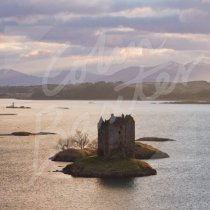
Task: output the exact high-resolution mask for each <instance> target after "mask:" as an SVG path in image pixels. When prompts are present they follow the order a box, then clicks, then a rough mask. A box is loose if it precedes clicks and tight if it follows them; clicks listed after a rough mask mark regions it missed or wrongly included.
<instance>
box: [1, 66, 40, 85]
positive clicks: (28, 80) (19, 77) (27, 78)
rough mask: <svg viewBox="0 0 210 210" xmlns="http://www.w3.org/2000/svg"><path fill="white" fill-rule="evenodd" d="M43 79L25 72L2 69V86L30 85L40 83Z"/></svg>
mask: <svg viewBox="0 0 210 210" xmlns="http://www.w3.org/2000/svg"><path fill="white" fill-rule="evenodd" d="M41 81H42V79H41V78H39V77H36V76H31V75H27V74H23V73H20V72H17V71H14V70H12V69H1V70H0V86H30V85H40V84H42V83H41Z"/></svg>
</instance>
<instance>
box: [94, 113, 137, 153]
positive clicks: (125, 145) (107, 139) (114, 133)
mask: <svg viewBox="0 0 210 210" xmlns="http://www.w3.org/2000/svg"><path fill="white" fill-rule="evenodd" d="M134 150H135V121H134V119H133V117H131V115H126V116H124V115H122V116H121V117H115V116H114V115H113V114H112V115H111V118H110V119H109V120H105V121H104V120H103V119H102V118H101V119H100V121H99V122H98V156H104V157H111V156H115V157H116V156H119V157H134Z"/></svg>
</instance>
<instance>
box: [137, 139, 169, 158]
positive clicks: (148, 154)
mask: <svg viewBox="0 0 210 210" xmlns="http://www.w3.org/2000/svg"><path fill="white" fill-rule="evenodd" d="M168 157H169V155H168V154H167V153H165V152H162V151H160V150H158V149H156V148H154V147H152V146H151V145H148V144H143V143H141V142H137V143H136V147H135V158H137V159H160V158H168Z"/></svg>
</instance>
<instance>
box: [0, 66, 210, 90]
mask: <svg viewBox="0 0 210 210" xmlns="http://www.w3.org/2000/svg"><path fill="white" fill-rule="evenodd" d="M164 79H166V81H169V82H187V81H201V80H205V81H210V64H205V63H199V64H197V65H194V64H193V63H188V64H186V65H180V64H178V63H175V62H169V63H165V64H162V65H157V66H150V67H144V68H142V69H141V68H139V67H137V66H133V67H128V68H125V69H121V70H119V71H117V72H115V73H113V74H111V75H105V74H96V73H91V72H88V71H87V72H82V73H81V72H74V71H68V70H65V71H61V72H60V73H59V74H58V75H56V76H53V77H49V78H48V79H47V80H46V81H45V80H44V79H43V77H37V76H32V75H28V74H23V73H20V72H17V71H14V70H11V69H8V70H7V69H3V70H0V86H32V85H41V84H42V83H47V84H65V85H66V84H75V83H96V82H100V81H104V82H120V81H121V82H124V83H130V84H134V83H146V82H147V83H148V82H150V83H152V82H158V81H165V80H164Z"/></svg>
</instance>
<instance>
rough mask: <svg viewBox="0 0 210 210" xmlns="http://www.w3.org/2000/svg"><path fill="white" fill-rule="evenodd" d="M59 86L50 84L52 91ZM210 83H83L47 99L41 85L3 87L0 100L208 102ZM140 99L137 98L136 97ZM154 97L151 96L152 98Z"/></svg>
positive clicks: (66, 87) (209, 99)
mask: <svg viewBox="0 0 210 210" xmlns="http://www.w3.org/2000/svg"><path fill="white" fill-rule="evenodd" d="M56 87H57V85H48V88H49V89H50V90H53V89H54V88H56ZM209 93H210V83H209V82H205V81H195V82H188V83H176V84H175V83H167V84H166V83H163V84H162V85H161V86H160V87H159V86H158V84H157V83H144V84H129V85H125V83H120V82H118V83H105V82H98V83H83V84H74V85H65V86H61V90H60V91H59V92H58V93H57V94H55V95H52V96H47V95H46V94H45V92H44V90H43V87H42V86H27V87H25V86H22V87H0V98H16V99H40V100H41V99H46V100H52V99H56V100H67V99H68V100H116V99H119V98H120V99H122V100H164V101H177V100H181V101H182V100H185V101H194V102H196V101H209V102H210V94H209ZM134 95H135V96H137V97H134ZM151 96H152V97H151Z"/></svg>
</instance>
